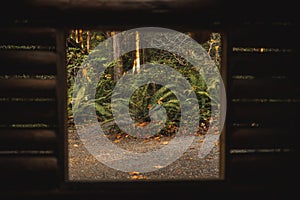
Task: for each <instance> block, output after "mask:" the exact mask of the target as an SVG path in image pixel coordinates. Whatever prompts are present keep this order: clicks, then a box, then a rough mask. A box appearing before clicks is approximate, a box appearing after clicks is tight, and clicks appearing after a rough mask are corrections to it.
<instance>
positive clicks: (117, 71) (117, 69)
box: [111, 32, 123, 82]
mask: <svg viewBox="0 0 300 200" xmlns="http://www.w3.org/2000/svg"><path fill="white" fill-rule="evenodd" d="M111 36H112V37H113V49H114V59H115V60H117V64H116V66H114V81H115V82H117V81H118V80H119V79H120V78H121V77H122V75H123V61H122V57H121V49H120V37H119V36H118V35H116V32H111Z"/></svg>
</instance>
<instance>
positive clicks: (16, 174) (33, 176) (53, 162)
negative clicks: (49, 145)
mask: <svg viewBox="0 0 300 200" xmlns="http://www.w3.org/2000/svg"><path fill="white" fill-rule="evenodd" d="M58 173H59V167H58V165H57V158H56V157H53V156H46V155H45V156H41V155H40V156H35V155H28V156H26V155H0V176H1V177H2V179H1V182H2V183H5V184H1V187H2V189H3V188H13V189H14V190H16V189H21V190H24V189H25V190H26V189H28V188H54V187H57V184H58V180H57V177H58Z"/></svg>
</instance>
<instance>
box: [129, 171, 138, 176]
mask: <svg viewBox="0 0 300 200" xmlns="http://www.w3.org/2000/svg"><path fill="white" fill-rule="evenodd" d="M129 174H130V175H131V176H133V175H139V174H140V172H135V171H133V172H129Z"/></svg>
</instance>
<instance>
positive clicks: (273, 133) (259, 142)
mask: <svg viewBox="0 0 300 200" xmlns="http://www.w3.org/2000/svg"><path fill="white" fill-rule="evenodd" d="M230 139H231V140H230V142H229V143H230V148H233V149H268V148H274V149H276V148H296V147H297V145H298V142H297V141H298V140H297V130H296V128H294V129H293V128H290V127H288V126H285V127H284V126H282V127H281V128H277V127H273V128H261V127H252V128H250V127H249V128H235V129H232V131H231V132H230Z"/></svg>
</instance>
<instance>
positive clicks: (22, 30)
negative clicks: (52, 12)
mask: <svg viewBox="0 0 300 200" xmlns="http://www.w3.org/2000/svg"><path fill="white" fill-rule="evenodd" d="M55 31H56V30H55V29H54V28H45V27H9V28H4V27H1V28H0V32H1V38H0V45H42V46H45V45H46V46H54V47H55V44H56V43H55Z"/></svg>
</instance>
